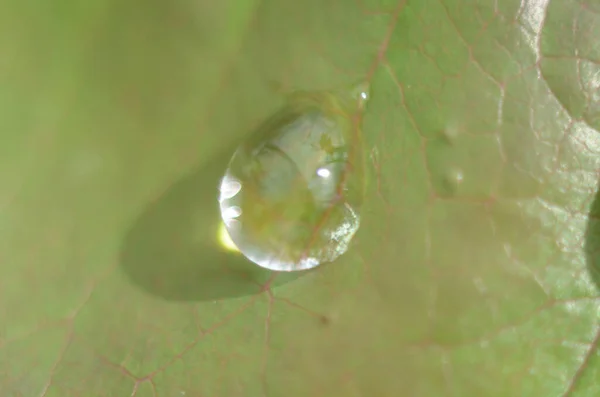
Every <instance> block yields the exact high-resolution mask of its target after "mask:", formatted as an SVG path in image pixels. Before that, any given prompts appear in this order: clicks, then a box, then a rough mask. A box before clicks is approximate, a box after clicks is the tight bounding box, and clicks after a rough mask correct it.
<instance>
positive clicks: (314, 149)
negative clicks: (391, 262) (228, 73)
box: [219, 85, 369, 271]
mask: <svg viewBox="0 0 600 397" xmlns="http://www.w3.org/2000/svg"><path fill="white" fill-rule="evenodd" d="M366 88H368V87H367V86H364V85H362V86H357V87H355V88H354V90H353V91H352V92H350V93H349V95H348V96H347V97H345V98H343V97H339V96H336V95H333V94H332V93H329V92H304V93H296V94H294V95H292V96H291V97H290V101H289V103H288V104H287V105H286V106H285V107H284V108H283V109H281V110H280V111H279V112H277V113H275V114H274V115H273V116H272V117H271V118H269V119H268V120H267V121H266V122H265V123H263V125H262V126H261V127H260V128H259V129H258V131H256V132H255V133H254V134H252V135H251V136H250V137H249V139H248V140H247V141H246V142H244V143H242V145H241V146H240V147H239V148H238V149H237V150H236V152H235V153H234V155H233V157H232V159H231V161H230V163H229V167H228V169H227V171H226V173H225V176H224V177H223V179H222V181H221V187H220V195H219V203H220V208H221V217H222V219H223V223H224V224H225V227H226V228H227V231H228V234H229V236H230V237H231V240H232V241H233V243H234V244H235V245H236V246H237V248H238V249H239V250H240V252H241V253H242V254H243V255H244V256H246V257H247V258H248V259H250V260H251V261H252V262H254V263H256V264H257V265H259V266H261V267H264V268H267V269H271V270H276V271H296V270H306V269H311V268H314V267H316V266H318V265H320V264H322V263H326V262H331V261H333V260H335V259H336V258H338V257H339V256H340V255H342V254H344V253H345V252H346V251H347V250H348V247H349V243H350V241H351V240H352V238H353V236H354V235H355V233H356V231H357V230H358V227H359V224H360V216H359V206H360V203H361V200H362V187H363V167H364V161H363V157H362V147H361V144H360V143H361V132H360V128H359V127H360V126H359V123H360V117H354V116H356V115H357V114H358V112H360V111H362V109H363V108H364V101H365V100H366V99H368V96H369V95H368V91H367V89H366ZM352 105H353V106H352Z"/></svg>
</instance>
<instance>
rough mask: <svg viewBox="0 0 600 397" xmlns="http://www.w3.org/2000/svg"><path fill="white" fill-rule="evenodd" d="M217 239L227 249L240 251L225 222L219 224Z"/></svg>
mask: <svg viewBox="0 0 600 397" xmlns="http://www.w3.org/2000/svg"><path fill="white" fill-rule="evenodd" d="M217 241H218V242H219V245H221V247H223V248H225V249H226V250H227V251H232V252H240V250H239V249H238V247H237V245H235V243H234V242H233V240H232V239H231V237H230V236H229V232H227V227H226V226H225V224H224V223H221V224H220V225H219V230H218V232H217Z"/></svg>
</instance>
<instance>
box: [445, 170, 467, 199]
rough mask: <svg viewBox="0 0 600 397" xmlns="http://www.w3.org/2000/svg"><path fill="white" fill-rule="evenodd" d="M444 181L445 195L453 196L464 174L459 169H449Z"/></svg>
mask: <svg viewBox="0 0 600 397" xmlns="http://www.w3.org/2000/svg"><path fill="white" fill-rule="evenodd" d="M444 179H445V185H446V191H447V193H448V194H455V193H456V192H457V190H458V188H459V187H460V185H461V184H462V182H463V179H464V174H463V172H462V170H461V169H460V168H449V169H448V170H447V171H446V175H445V177H444Z"/></svg>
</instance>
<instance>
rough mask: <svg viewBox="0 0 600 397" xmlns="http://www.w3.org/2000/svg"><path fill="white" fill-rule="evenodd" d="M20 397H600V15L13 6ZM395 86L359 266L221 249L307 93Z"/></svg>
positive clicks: (377, 115) (356, 250)
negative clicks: (251, 162)
mask: <svg viewBox="0 0 600 397" xmlns="http://www.w3.org/2000/svg"><path fill="white" fill-rule="evenodd" d="M0 33H1V34H0V49H1V50H2V52H1V54H2V58H1V59H0V87H1V89H0V104H1V105H2V106H0V142H1V144H0V183H1V185H0V186H1V187H2V188H1V189H0V236H1V237H2V238H1V239H0V244H2V247H1V250H0V253H1V257H0V390H1V391H2V393H1V394H2V396H10V397H13V396H27V397H29V396H45V397H65V396H86V397H95V396H133V395H135V396H137V397H145V396H160V397H176V396H226V397H234V396H269V397H279V396H286V397H295V396H298V397H300V396H345V397H347V396H357V397H358V396H369V397H378V396H419V397H421V396H485V397H488V396H490V397H493V396H536V397H537V396H557V397H558V396H575V397H588V396H590V397H593V396H597V395H599V394H600V386H599V385H598V382H597V379H598V378H599V377H600V353H599V352H600V349H599V347H598V346H599V344H600V321H599V318H598V317H599V314H600V306H599V294H598V285H599V284H600V276H599V275H600V256H599V255H598V253H599V252H600V198H598V197H597V196H598V193H597V190H598V170H599V169H600V139H599V135H598V133H599V131H600V40H599V38H600V2H598V0H587V1H585V0H541V1H534V0H523V1H520V0H496V1H490V0H480V1H476V0H464V1H460V0H428V1H410V0H406V1H400V2H391V1H387V0H362V1H337V2H327V1H318V0H307V1H301V2H299V1H292V0H283V1H282V0H279V1H274V0H263V1H261V2H259V1H258V0H255V1H252V0H244V1H235V2H234V1H232V0H230V1H226V2H208V1H207V2H202V1H201V2H184V1H170V2H161V1H158V0H155V1H150V2H147V1H145V2H142V1H140V0H125V1H116V0H115V1H109V0H104V1H102V0H96V1H87V2H76V1H69V0H62V1H58V2H46V3H44V2H35V1H32V0H29V1H19V2H17V1H9V2H5V3H4V4H2V5H0ZM363 79H366V80H368V81H369V82H370V83H371V99H370V101H369V103H368V106H367V109H366V113H365V118H364V139H365V142H366V143H365V147H364V150H365V153H366V155H367V156H368V159H369V164H368V166H369V173H370V178H369V180H370V182H369V185H368V195H367V197H366V200H365V204H364V208H363V213H362V222H361V229H360V230H359V232H358V234H357V236H356V238H355V240H354V244H353V246H352V247H351V249H350V250H349V252H348V253H347V254H345V255H344V256H343V257H342V258H341V259H340V260H338V261H336V262H335V263H332V264H330V265H327V266H322V267H319V268H317V269H315V270H314V271H311V272H308V273H305V274H304V273H302V274H292V275H287V274H286V275H278V274H272V273H269V272H267V271H264V270H261V269H258V268H256V267H253V266H251V265H249V264H248V263H247V262H245V261H244V259H243V258H242V257H241V256H239V255H236V254H233V253H226V252H225V251H223V250H222V249H221V248H220V247H219V246H218V244H217V242H216V233H217V226H218V214H217V213H216V212H215V211H216V188H217V182H218V179H219V177H220V175H221V171H222V170H223V167H224V166H225V164H226V163H227V161H228V160H229V156H230V155H231V152H232V151H233V149H234V148H235V147H236V145H237V144H238V143H239V142H240V140H241V139H242V138H244V137H245V135H246V134H248V133H249V132H250V131H252V130H253V127H256V126H257V125H259V124H260V122H261V121H262V120H263V119H265V118H266V117H268V116H269V115H270V114H271V113H272V112H273V111H274V110H275V109H277V107H278V106H279V105H280V104H281V103H282V100H283V99H282V96H281V94H280V93H278V92H275V91H274V90H273V89H272V86H273V82H275V83H276V84H278V85H281V86H282V87H283V88H284V90H288V91H291V90H293V89H304V90H311V89H333V88H335V87H340V86H343V85H345V84H348V83H351V82H356V81H361V80H363Z"/></svg>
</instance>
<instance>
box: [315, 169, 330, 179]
mask: <svg viewBox="0 0 600 397" xmlns="http://www.w3.org/2000/svg"><path fill="white" fill-rule="evenodd" d="M317 175H319V176H320V177H321V178H329V177H330V176H331V171H329V170H328V169H327V168H319V169H318V170H317Z"/></svg>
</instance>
